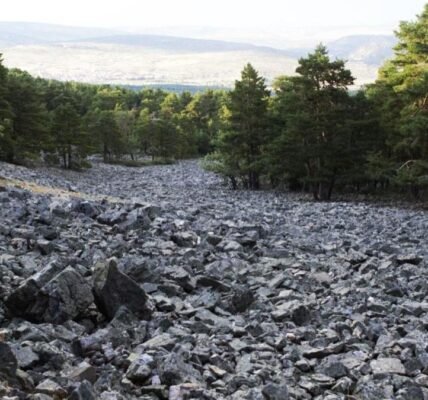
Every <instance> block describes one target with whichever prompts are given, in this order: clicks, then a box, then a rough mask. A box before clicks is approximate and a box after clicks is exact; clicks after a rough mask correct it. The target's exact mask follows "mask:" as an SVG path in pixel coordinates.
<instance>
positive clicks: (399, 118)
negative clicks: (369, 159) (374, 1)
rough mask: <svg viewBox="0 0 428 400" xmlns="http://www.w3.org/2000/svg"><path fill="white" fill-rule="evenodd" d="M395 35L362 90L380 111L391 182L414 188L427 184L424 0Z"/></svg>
mask: <svg viewBox="0 0 428 400" xmlns="http://www.w3.org/2000/svg"><path fill="white" fill-rule="evenodd" d="M396 35H397V38H398V41H399V42H398V44H397V46H396V48H395V56H394V58H393V59H392V60H390V61H388V62H387V63H385V65H384V66H383V67H382V68H381V70H380V72H379V78H378V80H377V82H376V83H375V84H374V85H372V86H371V87H369V89H368V93H369V95H370V97H371V98H372V99H373V103H374V104H375V106H376V110H377V112H378V114H379V115H380V121H381V128H382V131H383V135H384V136H385V148H384V151H383V153H384V157H386V158H388V159H389V160H390V162H391V163H392V164H393V165H394V166H395V168H394V173H393V174H392V176H391V181H392V182H393V183H396V184H398V185H401V186H410V187H411V188H412V191H413V192H414V193H415V192H418V191H419V188H420V187H423V186H427V178H426V176H427V172H426V164H427V162H428V4H427V5H425V8H424V10H423V12H422V14H421V15H420V16H418V18H417V19H416V21H413V22H402V23H401V24H400V29H399V30H398V31H397V32H396ZM415 187H417V189H415Z"/></svg>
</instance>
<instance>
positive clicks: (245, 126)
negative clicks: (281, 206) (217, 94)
mask: <svg viewBox="0 0 428 400" xmlns="http://www.w3.org/2000/svg"><path fill="white" fill-rule="evenodd" d="M268 102H269V91H268V90H267V88H266V84H265V80H264V79H263V78H262V77H260V76H259V74H258V73H257V71H256V70H255V69H254V68H253V66H252V65H251V64H247V65H246V66H245V68H244V69H243V71H242V73H241V80H238V81H236V82H235V88H234V90H233V91H231V92H230V93H229V98H228V101H227V103H226V110H225V111H224V114H223V116H224V119H225V124H224V129H223V130H222V131H221V132H220V134H219V137H218V140H217V143H216V144H217V147H218V150H219V154H220V155H221V159H222V162H223V163H224V167H223V168H224V169H225V170H226V171H228V172H229V174H230V177H233V178H234V179H235V180H236V179H239V180H240V181H241V183H242V184H243V186H244V187H246V188H249V189H259V187H260V174H261V172H262V168H263V146H264V145H265V143H266V141H267V136H268V126H269V125H268Z"/></svg>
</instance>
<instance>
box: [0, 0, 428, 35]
mask: <svg viewBox="0 0 428 400" xmlns="http://www.w3.org/2000/svg"><path fill="white" fill-rule="evenodd" d="M426 2H427V0H149V1H145V0H119V1H118V0H115V1H111V0H63V1H61V0H12V1H8V2H5V3H6V4H7V5H6V4H3V5H2V7H1V8H2V10H1V14H0V20H3V21H35V22H49V23H57V24H67V25H80V26H98V27H126V26H128V27H141V28H147V27H161V26H177V27H188V26H210V27H228V28H238V29H239V28H242V29H247V28H255V27H258V28H263V29H269V30H272V29H285V27H288V28H290V27H308V26H309V27H321V26H329V27H330V28H334V27H338V28H339V27H351V26H359V27H361V26H366V27H381V28H385V29H393V28H395V27H396V26H397V25H398V22H399V21H400V20H408V19H413V18H414V17H415V15H416V14H418V13H420V12H421V10H422V9H423V6H424V4H425V3H426Z"/></svg>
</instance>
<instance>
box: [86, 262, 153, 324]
mask: <svg viewBox="0 0 428 400" xmlns="http://www.w3.org/2000/svg"><path fill="white" fill-rule="evenodd" d="M94 295H95V303H96V305H97V306H98V308H99V310H100V311H101V312H102V313H103V314H104V315H105V316H106V317H107V318H108V319H112V318H114V316H115V314H116V312H117V310H118V309H119V308H120V307H122V306H125V307H126V308H128V309H129V310H130V311H132V312H133V313H134V314H136V315H138V316H139V317H140V318H142V319H149V318H150V317H151V314H152V306H151V304H150V300H149V297H148V295H147V294H146V292H145V291H144V290H143V289H142V288H141V287H140V286H139V285H138V284H137V283H136V282H135V281H133V280H132V279H131V278H129V277H128V276H127V275H125V274H123V273H122V272H120V271H119V269H118V267H117V263H116V261H115V260H113V259H111V260H108V261H107V262H106V263H103V262H100V263H98V264H96V265H95V269H94Z"/></svg>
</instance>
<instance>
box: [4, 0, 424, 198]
mask: <svg viewBox="0 0 428 400" xmlns="http://www.w3.org/2000/svg"><path fill="white" fill-rule="evenodd" d="M396 35H397V38H398V44H397V46H396V47H395V50H394V51H395V55H394V57H393V58H392V59H391V60H389V61H387V62H386V63H385V64H384V65H383V67H382V68H381V69H380V71H379V76H378V79H377V81H376V82H375V83H374V84H371V85H367V86H366V87H364V88H362V89H361V90H359V91H358V92H353V91H349V88H350V87H351V88H352V87H353V86H352V85H353V84H354V82H355V79H354V77H353V76H352V73H351V71H350V70H349V69H347V68H346V63H345V61H344V60H340V59H334V60H333V59H331V58H330V56H329V54H328V50H327V48H326V47H325V46H323V45H319V46H318V47H317V48H316V49H315V50H314V51H313V52H312V53H310V54H308V55H307V56H306V57H303V58H301V59H300V60H299V63H298V67H297V69H296V74H295V75H293V76H280V77H278V78H277V79H276V80H275V81H274V82H273V84H272V85H271V87H268V86H267V83H266V80H265V79H264V78H263V77H261V76H260V75H259V74H258V72H257V71H256V70H255V69H254V67H253V66H252V65H250V64H248V65H246V66H245V67H244V69H243V71H242V73H241V79H240V80H237V81H236V82H235V86H234V88H233V89H232V90H230V91H222V90H207V91H205V92H202V93H196V94H191V93H188V92H183V93H181V94H177V93H168V92H166V91H163V90H160V89H156V90H155V89H143V90H139V91H135V90H131V89H129V88H121V87H112V86H107V85H101V86H100V85H89V84H80V83H70V82H66V83H64V82H58V81H52V80H45V79H40V78H33V77H32V76H30V75H29V74H28V73H26V72H23V71H19V70H7V69H6V68H5V67H4V66H2V64H1V59H0V158H1V159H3V160H6V161H9V162H22V161H23V160H28V159H32V158H38V157H40V156H41V155H42V156H43V158H44V159H45V160H47V161H49V162H51V163H53V164H55V163H56V164H61V165H62V166H63V167H65V168H81V167H84V166H85V163H86V161H85V160H86V156H88V155H90V154H101V155H102V156H103V158H104V161H106V162H113V161H118V160H119V161H121V160H122V162H123V160H128V161H129V160H131V161H132V160H134V161H136V160H138V159H140V158H141V157H149V158H151V159H153V160H157V161H168V160H174V159H183V158H189V157H200V156H205V159H204V165H205V167H206V168H208V169H210V170H214V171H216V172H219V173H221V174H223V175H224V176H225V177H226V178H227V179H228V180H229V182H230V184H231V186H232V187H234V188H247V189H259V188H263V187H273V188H276V187H288V188H290V189H293V190H303V191H307V192H311V193H312V194H313V196H314V198H315V199H319V200H324V199H329V198H330V197H331V196H332V193H333V191H334V190H337V189H341V190H346V191H349V192H359V191H362V190H364V191H367V190H379V189H385V188H388V187H394V188H404V189H405V190H409V191H411V192H412V193H413V194H414V195H415V196H418V194H420V192H421V190H423V189H424V188H426V187H427V186H428V5H426V6H425V8H424V10H423V12H422V14H421V15H420V16H418V17H417V19H416V20H415V21H411V22H402V23H401V24H400V28H399V30H398V31H397V32H396Z"/></svg>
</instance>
